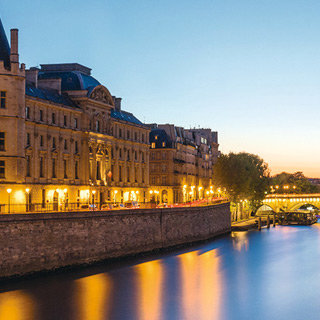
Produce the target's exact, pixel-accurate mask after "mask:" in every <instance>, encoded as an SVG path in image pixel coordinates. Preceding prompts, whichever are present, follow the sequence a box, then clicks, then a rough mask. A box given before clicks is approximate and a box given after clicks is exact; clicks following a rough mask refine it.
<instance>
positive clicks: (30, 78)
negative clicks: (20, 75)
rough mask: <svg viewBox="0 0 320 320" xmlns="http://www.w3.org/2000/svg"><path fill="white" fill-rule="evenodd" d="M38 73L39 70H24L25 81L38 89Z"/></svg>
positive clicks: (33, 68)
mask: <svg viewBox="0 0 320 320" xmlns="http://www.w3.org/2000/svg"><path fill="white" fill-rule="evenodd" d="M38 73H39V69H38V68H35V67H32V68H30V69H29V70H26V80H27V82H29V83H32V84H33V85H34V86H35V87H36V88H38Z"/></svg>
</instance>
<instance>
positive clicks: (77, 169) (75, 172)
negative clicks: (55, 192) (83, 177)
mask: <svg viewBox="0 0 320 320" xmlns="http://www.w3.org/2000/svg"><path fill="white" fill-rule="evenodd" d="M74 178H75V179H79V161H76V162H75V166H74Z"/></svg>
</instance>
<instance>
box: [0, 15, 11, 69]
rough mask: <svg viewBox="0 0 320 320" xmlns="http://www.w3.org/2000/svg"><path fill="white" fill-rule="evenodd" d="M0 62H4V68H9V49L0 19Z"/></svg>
mask: <svg viewBox="0 0 320 320" xmlns="http://www.w3.org/2000/svg"><path fill="white" fill-rule="evenodd" d="M0 60H2V61H4V66H5V68H7V69H9V68H10V47H9V42H8V39H7V36H6V33H5V31H4V28H3V25H2V22H1V19H0Z"/></svg>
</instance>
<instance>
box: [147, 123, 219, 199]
mask: <svg viewBox="0 0 320 320" xmlns="http://www.w3.org/2000/svg"><path fill="white" fill-rule="evenodd" d="M150 127H151V128H152V130H151V132H150V194H151V198H152V199H153V201H156V202H160V203H181V202H188V201H194V200H198V199H204V198H206V197H209V196H210V195H211V194H212V193H213V191H212V173H213V172H212V170H213V165H214V163H215V162H216V160H217V158H218V156H219V151H218V146H219V145H218V137H217V132H212V131H211V129H188V130H187V129H184V128H182V127H176V126H174V125H170V124H164V125H160V124H158V125H156V124H153V125H150Z"/></svg>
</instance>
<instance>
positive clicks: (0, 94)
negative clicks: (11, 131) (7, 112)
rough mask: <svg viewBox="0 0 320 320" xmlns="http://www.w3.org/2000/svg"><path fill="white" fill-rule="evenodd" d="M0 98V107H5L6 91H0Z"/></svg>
mask: <svg viewBox="0 0 320 320" xmlns="http://www.w3.org/2000/svg"><path fill="white" fill-rule="evenodd" d="M0 99H1V103H0V108H1V109H5V108H6V99H7V93H6V91H0Z"/></svg>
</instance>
